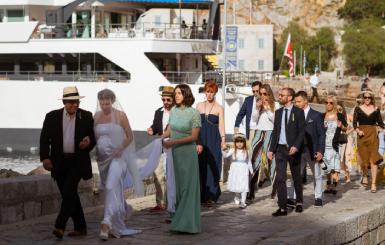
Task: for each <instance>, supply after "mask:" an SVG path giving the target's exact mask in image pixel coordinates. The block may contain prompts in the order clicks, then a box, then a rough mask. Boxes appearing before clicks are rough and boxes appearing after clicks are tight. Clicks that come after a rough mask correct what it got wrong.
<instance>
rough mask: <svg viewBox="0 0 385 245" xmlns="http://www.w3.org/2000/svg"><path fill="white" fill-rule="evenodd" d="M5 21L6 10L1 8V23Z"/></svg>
mask: <svg viewBox="0 0 385 245" xmlns="http://www.w3.org/2000/svg"><path fill="white" fill-rule="evenodd" d="M1 22H4V10H2V9H0V23H1Z"/></svg>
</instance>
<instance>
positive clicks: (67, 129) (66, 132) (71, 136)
mask: <svg viewBox="0 0 385 245" xmlns="http://www.w3.org/2000/svg"><path fill="white" fill-rule="evenodd" d="M75 121H76V114H75V116H74V117H72V118H70V115H69V114H68V113H67V111H66V110H65V109H64V110H63V152H64V153H75Z"/></svg>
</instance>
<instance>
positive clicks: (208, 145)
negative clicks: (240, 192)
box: [199, 113, 222, 203]
mask: <svg viewBox="0 0 385 245" xmlns="http://www.w3.org/2000/svg"><path fill="white" fill-rule="evenodd" d="M201 122H202V128H201V130H200V133H199V141H200V144H202V145H203V152H202V153H201V154H200V155H199V173H200V180H201V182H200V185H201V202H202V203H205V202H207V201H214V202H216V201H217V200H218V198H219V196H220V195H221V188H220V186H219V180H220V178H221V172H222V151H221V135H220V133H219V127H218V125H219V117H218V116H216V115H213V114H208V115H205V114H203V113H202V114H201Z"/></svg>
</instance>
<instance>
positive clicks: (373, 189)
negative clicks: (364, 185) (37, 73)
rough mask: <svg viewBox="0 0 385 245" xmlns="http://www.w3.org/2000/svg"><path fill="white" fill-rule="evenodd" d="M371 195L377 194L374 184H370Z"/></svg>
mask: <svg viewBox="0 0 385 245" xmlns="http://www.w3.org/2000/svg"><path fill="white" fill-rule="evenodd" d="M370 192H371V193H376V192H377V186H376V184H372V188H370Z"/></svg>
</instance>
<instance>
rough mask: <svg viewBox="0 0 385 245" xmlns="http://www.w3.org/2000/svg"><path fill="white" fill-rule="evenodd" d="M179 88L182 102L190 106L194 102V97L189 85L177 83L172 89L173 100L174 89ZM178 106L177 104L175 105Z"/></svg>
mask: <svg viewBox="0 0 385 245" xmlns="http://www.w3.org/2000/svg"><path fill="white" fill-rule="evenodd" d="M177 88H179V89H180V91H181V92H182V95H183V101H182V104H183V105H185V106H186V107H191V106H192V105H193V104H194V101H195V98H194V95H193V93H192V92H191V89H190V87H189V86H188V85H187V84H179V85H177V86H176V87H175V89H174V97H173V99H174V101H175V90H176V89H177ZM177 106H178V105H177Z"/></svg>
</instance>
